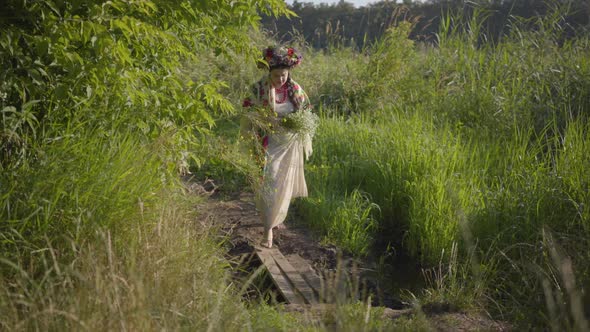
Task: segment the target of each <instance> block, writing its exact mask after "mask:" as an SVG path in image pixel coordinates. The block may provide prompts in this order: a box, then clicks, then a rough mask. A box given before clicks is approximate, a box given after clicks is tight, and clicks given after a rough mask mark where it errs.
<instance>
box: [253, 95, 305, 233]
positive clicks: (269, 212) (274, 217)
mask: <svg viewBox="0 0 590 332" xmlns="http://www.w3.org/2000/svg"><path fill="white" fill-rule="evenodd" d="M274 110H275V112H276V113H277V114H278V116H279V117H282V116H284V115H286V114H288V113H291V112H293V111H294V106H293V104H292V103H291V102H290V101H289V100H287V101H285V102H284V103H281V104H278V103H277V104H275V105H274ZM305 144H306V142H305V140H302V139H301V138H300V137H299V135H297V134H294V133H291V132H288V131H284V130H282V131H280V132H277V133H273V134H269V139H268V146H267V149H266V163H265V167H264V177H263V185H262V187H261V190H260V193H259V199H258V205H259V206H258V208H259V211H260V212H261V214H262V220H263V223H264V226H265V229H271V228H273V227H275V226H277V225H279V224H281V223H282V222H283V221H284V220H285V217H286V216H287V211H288V209H289V203H290V202H291V199H292V198H296V197H307V184H306V183H305V175H304V172H303V159H304V145H305Z"/></svg>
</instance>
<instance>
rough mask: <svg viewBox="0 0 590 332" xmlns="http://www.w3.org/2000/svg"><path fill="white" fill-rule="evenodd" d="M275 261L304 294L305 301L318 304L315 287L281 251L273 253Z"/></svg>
mask: <svg viewBox="0 0 590 332" xmlns="http://www.w3.org/2000/svg"><path fill="white" fill-rule="evenodd" d="M272 255H273V257H274V259H275V262H276V263H277V264H278V265H279V268H280V269H281V270H282V271H283V274H284V275H285V276H286V277H287V278H288V279H289V281H291V284H292V285H293V286H295V289H296V290H297V291H298V292H299V293H300V294H301V295H303V297H304V298H305V302H306V303H308V304H317V303H319V302H318V300H317V296H316V295H315V294H314V292H313V288H311V286H310V285H309V284H308V283H307V282H306V281H305V280H304V279H303V277H302V276H301V274H300V273H299V271H297V270H296V269H295V268H294V267H293V265H291V263H289V261H288V260H287V259H286V258H285V256H283V254H282V253H281V252H280V251H278V250H277V251H275V252H273V253H272Z"/></svg>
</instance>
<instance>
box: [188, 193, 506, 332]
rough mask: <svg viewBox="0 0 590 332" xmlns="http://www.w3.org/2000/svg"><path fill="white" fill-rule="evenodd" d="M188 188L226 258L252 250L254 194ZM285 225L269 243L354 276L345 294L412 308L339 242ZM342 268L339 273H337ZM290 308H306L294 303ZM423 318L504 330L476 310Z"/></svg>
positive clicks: (329, 273) (460, 327)
mask: <svg viewBox="0 0 590 332" xmlns="http://www.w3.org/2000/svg"><path fill="white" fill-rule="evenodd" d="M188 187H189V190H190V191H191V192H195V193H197V194H205V195H208V196H209V198H208V199H207V201H206V202H205V203H203V204H202V205H200V206H199V207H198V208H199V210H200V213H201V215H202V216H203V217H205V218H207V219H208V220H210V221H211V222H213V223H214V224H216V225H218V226H219V228H220V229H221V231H222V232H223V233H224V234H223V236H224V237H226V238H227V241H229V247H230V249H229V252H228V255H230V259H233V260H235V261H238V260H240V259H239V257H241V256H242V257H244V256H247V255H251V254H252V252H253V251H254V245H256V244H258V243H259V242H260V241H261V239H262V233H263V227H262V224H261V223H260V217H259V214H258V211H257V210H256V206H255V203H254V195H253V194H252V193H249V192H240V193H236V194H233V195H228V196H226V197H222V196H221V195H217V194H216V193H215V189H216V187H215V186H214V184H212V183H210V185H209V187H208V186H207V183H205V184H195V183H193V184H191V185H189V186H188ZM285 226H286V227H285V228H284V229H281V230H279V231H277V232H276V233H275V241H274V245H276V246H277V247H278V249H279V250H280V251H281V253H283V254H284V255H286V256H287V255H291V254H298V255H299V256H301V257H302V258H304V259H305V260H306V261H307V263H308V264H309V265H310V266H312V267H313V269H314V270H315V271H316V272H317V273H318V275H320V276H322V277H323V278H325V279H334V278H338V277H337V276H340V278H342V276H344V279H346V282H349V283H350V282H353V283H354V282H356V290H355V291H354V292H348V294H347V296H351V295H352V296H355V297H357V298H359V299H361V298H362V299H366V296H367V295H368V294H380V296H379V297H375V296H374V295H373V297H372V302H373V303H372V305H374V306H385V307H386V309H387V310H386V312H387V316H388V317H389V318H396V317H399V316H401V315H406V314H408V313H409V312H411V311H412V310H411V309H409V306H408V305H407V304H404V303H403V302H401V301H400V300H399V299H397V298H395V297H394V296H391V295H390V294H383V292H381V291H380V290H379V289H377V287H376V286H375V283H373V282H372V281H371V280H370V278H365V276H366V275H368V274H367V273H364V272H366V271H367V270H369V268H368V267H367V266H366V265H368V264H365V263H364V262H361V261H355V260H354V259H353V258H352V257H350V256H347V255H345V254H343V253H341V252H340V251H339V250H338V248H336V247H335V246H330V245H322V244H320V242H319V241H318V239H315V238H314V237H313V236H312V234H310V232H309V231H308V230H307V229H305V228H304V227H302V226H297V225H293V223H291V222H289V220H287V222H286V223H285ZM342 271H344V273H342ZM291 309H292V310H293V311H301V310H307V309H305V308H300V307H293V308H291ZM426 315H427V316H428V320H429V322H430V323H431V324H430V325H431V327H432V330H434V331H474V330H475V331H480V330H483V331H507V330H510V328H509V327H508V325H507V324H505V323H500V322H496V321H493V320H490V319H488V318H485V317H483V316H480V315H473V314H466V313H462V312H448V311H447V310H434V311H432V312H427V313H426Z"/></svg>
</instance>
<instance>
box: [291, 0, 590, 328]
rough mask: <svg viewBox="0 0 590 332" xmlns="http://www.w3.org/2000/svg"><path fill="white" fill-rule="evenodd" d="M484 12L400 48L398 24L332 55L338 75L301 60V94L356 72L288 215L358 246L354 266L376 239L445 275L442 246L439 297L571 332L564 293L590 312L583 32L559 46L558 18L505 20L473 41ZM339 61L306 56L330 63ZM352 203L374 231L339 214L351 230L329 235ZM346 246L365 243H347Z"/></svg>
mask: <svg viewBox="0 0 590 332" xmlns="http://www.w3.org/2000/svg"><path fill="white" fill-rule="evenodd" d="M484 15H485V13H483V12H478V11H475V12H474V14H473V15H472V16H470V17H460V16H458V17H454V18H453V19H452V20H447V21H443V27H442V32H441V35H440V36H439V40H438V45H436V46H428V45H422V46H421V47H411V45H409V44H408V41H407V39H406V37H405V35H404V31H406V30H407V29H408V28H407V27H406V26H404V25H400V26H399V27H397V28H394V29H393V30H392V31H390V34H389V35H388V36H386V37H384V38H383V39H382V40H381V41H379V42H378V43H377V44H376V45H375V46H374V47H373V48H371V49H370V50H369V51H368V52H366V53H367V54H369V55H360V54H358V55H356V56H355V57H352V58H348V57H347V58H346V59H344V63H345V64H346V68H347V70H343V71H342V75H341V76H338V71H337V70H336V71H334V70H333V68H330V67H329V66H328V68H327V69H325V70H324V69H323V67H322V66H319V65H318V66H317V67H314V66H313V65H311V67H312V68H310V69H309V70H310V71H311V72H312V73H313V74H310V75H309V78H308V77H305V78H303V79H302V80H301V81H302V82H301V83H302V84H303V86H304V87H306V86H314V85H319V86H327V85H329V83H328V82H330V81H334V80H335V81H339V80H344V79H346V77H347V73H348V72H349V71H353V72H357V73H365V76H360V77H362V81H361V82H359V83H358V84H354V88H350V89H348V90H336V91H334V94H335V95H340V94H343V93H344V95H345V96H348V97H352V96H354V97H355V98H357V100H358V98H359V97H360V98H361V99H360V102H358V103H357V104H356V105H357V108H353V109H351V110H350V113H351V114H342V112H340V110H339V109H338V107H335V108H334V107H332V105H330V104H324V106H325V107H326V108H329V109H327V110H326V109H323V108H322V109H321V112H322V114H323V115H324V116H323V118H322V123H321V126H320V128H319V130H318V134H317V136H316V138H315V140H314V153H315V154H314V156H313V157H312V161H311V165H310V166H309V167H308V168H307V169H306V176H307V177H308V184H309V187H310V190H311V194H310V198H309V200H308V201H306V202H304V203H302V204H300V205H299V211H300V213H302V214H303V219H304V220H306V222H308V223H309V224H310V225H311V226H313V227H314V228H316V229H319V230H323V232H324V234H325V236H326V237H327V240H328V241H334V242H336V243H339V244H340V245H341V246H342V247H344V248H348V249H349V250H351V249H352V248H360V249H357V250H351V251H352V252H353V253H356V254H358V255H364V254H366V253H367V252H368V251H367V250H366V248H371V247H372V246H373V247H372V249H373V250H372V253H375V254H377V255H379V252H381V251H382V250H384V248H382V247H374V245H375V244H376V243H380V244H382V243H390V244H391V245H393V246H394V247H396V248H397V249H398V251H402V252H405V253H408V254H409V255H411V257H414V258H415V259H416V260H418V261H420V262H422V264H423V265H424V266H426V267H428V266H435V265H437V264H439V263H438V262H440V259H441V256H442V257H444V260H443V261H446V263H444V264H450V259H451V257H452V255H448V253H450V252H452V251H454V250H457V251H458V255H457V258H456V261H457V262H458V263H456V264H455V265H457V266H459V267H461V268H460V269H462V271H466V272H465V274H462V276H461V278H460V279H458V278H459V277H458V274H457V273H455V274H451V275H453V276H454V277H452V278H451V279H453V280H454V281H453V282H458V283H459V284H460V285H461V286H459V287H450V288H447V289H454V290H457V289H460V288H464V289H465V290H466V292H465V294H478V297H479V298H478V299H475V300H474V302H479V303H484V305H487V306H488V308H492V309H490V310H492V311H493V312H495V314H497V315H498V316H499V317H504V318H508V319H511V320H514V321H516V322H518V324H522V326H523V327H528V328H530V327H531V326H540V325H548V324H549V322H550V320H551V318H550V317H557V316H559V315H561V316H559V317H558V318H559V322H558V323H556V324H557V325H556V326H559V327H562V328H576V327H579V326H582V325H583V324H584V323H583V321H584V318H583V315H581V316H580V315H579V314H578V315H574V314H573V313H575V312H578V311H579V310H581V308H580V307H579V306H580V305H581V304H580V303H579V302H576V301H577V300H573V298H579V297H582V298H584V301H585V303H586V304H587V303H589V301H590V298H589V297H588V294H585V293H584V291H586V290H585V289H584V288H583V287H582V285H585V284H587V283H588V281H589V280H590V275H589V271H590V264H589V263H588V259H589V258H590V257H589V256H588V254H586V253H587V252H588V249H589V248H590V247H589V246H588V245H589V242H588V241H587V240H586V239H587V238H588V237H589V235H590V234H589V233H588V230H589V227H590V220H589V219H588V209H587V206H588V204H589V203H590V201H589V199H590V197H589V196H588V183H589V181H590V173H589V171H588V170H589V169H590V168H589V167H590V163H589V160H588V157H587V155H588V153H587V151H588V150H587V149H588V144H589V143H590V126H589V125H588V123H587V120H588V118H587V115H588V112H589V109H590V95H589V91H590V89H589V88H590V66H589V64H590V62H589V60H588V59H589V58H588V56H587V55H588V50H589V49H588V37H587V36H585V35H581V36H578V37H576V38H573V39H564V38H563V35H562V30H561V25H560V24H559V17H560V16H559V15H553V16H551V15H550V16H548V17H547V18H545V19H539V20H538V21H536V22H533V23H532V24H537V25H538V27H539V29H533V30H530V29H524V28H523V26H522V23H521V22H519V21H518V20H517V19H515V20H514V21H513V23H512V25H513V26H512V27H511V29H512V30H511V31H512V34H511V35H509V36H506V37H505V38H504V39H503V40H501V41H500V42H499V43H497V44H495V45H491V44H486V43H482V39H481V35H480V34H479V32H478V30H477V27H478V26H479V25H478V24H480V23H481V21H480V20H481V18H482V16H484ZM445 22H446V23H445ZM551 22H553V23H551ZM445 24H446V25H445ZM461 24H463V26H461V27H459V28H457V26H458V25H461ZM526 24H531V22H526ZM549 26H553V28H552V29H548V27H549ZM529 27H530V26H529ZM396 29H398V30H396ZM402 48H403V51H402V50H401V49H402ZM408 49H409V50H408ZM347 52H348V51H346V50H344V51H342V52H339V51H333V52H332V53H331V54H330V55H328V56H326V55H318V58H319V59H320V60H321V61H320V62H321V63H322V64H326V63H332V64H336V63H340V62H341V61H340V58H341V56H345V55H346V54H347ZM314 55H315V54H312V55H311V56H310V57H313V56H314ZM329 59H332V60H329ZM391 59H395V61H393V60H391ZM392 61H393V62H392ZM400 63H401V64H402V65H400ZM387 64H391V66H390V67H389V68H391V71H387V68H388V66H387ZM335 67H337V66H335ZM348 68H353V69H348ZM322 73H325V74H324V75H323V74H322ZM317 77H322V80H321V81H319V82H318V81H317ZM308 79H309V80H308ZM343 91H344V92H343ZM340 99H342V100H346V97H340ZM318 101H319V102H321V100H318ZM334 110H335V111H334ZM338 113H339V114H342V115H338ZM335 114H336V115H335ZM352 193H362V196H363V197H367V198H369V202H364V201H362V202H359V203H356V204H354V205H352V206H350V205H349V206H348V210H349V211H350V213H354V214H356V215H357V216H362V215H363V213H362V211H364V210H363V209H361V208H360V207H362V206H367V204H371V203H373V204H376V206H378V207H379V208H378V209H377V208H376V209H373V213H371V218H374V220H376V221H377V226H376V227H370V228H366V227H365V228H363V227H362V225H363V223H359V222H356V221H354V220H355V219H354V218H348V220H349V221H350V222H351V223H352V224H355V225H358V232H361V233H362V232H365V235H359V234H358V233H355V234H354V237H348V236H346V235H344V236H342V234H335V233H330V231H329V229H330V225H332V224H335V223H337V221H336V219H337V218H336V217H335V216H334V214H333V213H331V211H334V207H335V206H337V205H338V203H337V201H338V200H339V201H341V202H342V203H341V204H342V206H346V203H344V202H348V198H347V197H348V196H349V195H351V194H352ZM335 201H336V202H335ZM546 234H554V239H555V241H553V242H551V241H546V240H544V239H546V238H547V235H546ZM359 238H362V239H363V240H366V241H367V242H366V243H365V244H363V245H358V244H355V245H354V246H353V245H352V243H356V242H357V239H359ZM376 239H378V240H379V241H375V240H376ZM456 246H457V247H456ZM556 246H562V247H563V248H564V249H563V252H562V254H563V255H562V256H560V257H561V259H562V260H565V261H568V259H570V258H571V262H572V266H573V268H572V269H571V271H570V272H571V273H572V276H571V278H572V279H571V280H568V279H567V278H568V277H565V275H567V274H561V275H560V277H554V278H551V277H550V276H551V275H553V274H554V273H557V272H555V271H560V269H559V268H558V267H559V266H560V264H561V262H560V261H555V260H549V261H548V260H547V259H546V257H548V255H549V253H550V252H552V251H553V250H555V248H556ZM454 248H456V249H454ZM444 253H446V254H444ZM554 257H556V256H555V255H554ZM568 257H569V258H568ZM463 267H465V269H464V268H463ZM458 269H459V268H458ZM551 271H553V272H551ZM558 274H559V273H557V274H554V275H558ZM470 280H471V281H470ZM572 280H576V281H577V283H574V284H575V286H572V287H570V288H569V289H570V290H571V292H569V293H568V292H564V291H563V289H565V287H564V285H565V284H569V285H570V286H571V284H572ZM449 282H450V281H449ZM523 285H525V286H524V287H523ZM543 287H549V288H547V289H550V290H547V289H545V292H544V291H543V290H544V288H543ZM439 288H441V287H439ZM442 288H445V287H442ZM468 289H472V290H475V289H478V291H476V292H471V291H467V290H468ZM559 289H561V290H562V291H558V290H559ZM552 292H557V293H559V294H560V295H559V296H560V298H561V299H564V300H563V301H565V302H566V303H570V302H569V301H571V303H578V304H576V306H577V307H576V308H575V309H572V308H573V306H572V308H570V309H564V308H565V307H567V305H564V306H565V307H563V306H562V307H559V306H557V307H558V308H561V309H555V308H556V307H555V306H553V307H549V306H547V305H546V302H545V300H546V299H547V297H546V296H539V294H544V293H545V294H549V293H551V294H553V293H552ZM455 293H456V292H455ZM576 294H577V295H576ZM453 296H454V298H457V296H456V294H455V295H453ZM547 296H549V295H547ZM551 296H553V297H555V295H551ZM463 302H465V301H463ZM467 302H468V301H467ZM562 303H563V302H562ZM568 305H569V304H568ZM572 305H573V304H572ZM554 309H555V310H557V311H558V312H559V315H558V314H555V312H552V310H553V311H555V310H554ZM564 312H568V313H569V314H564ZM554 314H555V315H557V316H555V315H554ZM551 315H553V316H551ZM568 315H569V316H568ZM580 317H582V318H580ZM579 324H582V325H579Z"/></svg>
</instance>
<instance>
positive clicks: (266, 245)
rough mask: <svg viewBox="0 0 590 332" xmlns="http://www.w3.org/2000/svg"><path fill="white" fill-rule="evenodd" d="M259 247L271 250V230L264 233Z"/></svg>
mask: <svg viewBox="0 0 590 332" xmlns="http://www.w3.org/2000/svg"><path fill="white" fill-rule="evenodd" d="M260 245H261V246H262V247H264V248H269V249H270V248H272V229H269V230H265V231H264V240H263V241H262V242H261V243H260Z"/></svg>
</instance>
